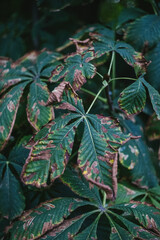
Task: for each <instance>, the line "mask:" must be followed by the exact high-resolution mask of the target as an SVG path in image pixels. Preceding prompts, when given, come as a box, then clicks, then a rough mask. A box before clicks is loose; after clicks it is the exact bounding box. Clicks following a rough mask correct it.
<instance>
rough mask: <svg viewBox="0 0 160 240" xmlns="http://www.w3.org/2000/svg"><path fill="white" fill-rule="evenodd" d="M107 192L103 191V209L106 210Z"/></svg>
mask: <svg viewBox="0 0 160 240" xmlns="http://www.w3.org/2000/svg"><path fill="white" fill-rule="evenodd" d="M106 196H107V195H106V192H105V191H103V207H104V208H105V206H106Z"/></svg>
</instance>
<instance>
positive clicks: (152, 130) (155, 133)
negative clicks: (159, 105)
mask: <svg viewBox="0 0 160 240" xmlns="http://www.w3.org/2000/svg"><path fill="white" fill-rule="evenodd" d="M146 134H147V137H148V139H149V141H154V140H158V139H160V120H158V119H157V117H156V114H155V113H154V114H153V115H152V116H150V118H149V121H148V122H147V126H146Z"/></svg>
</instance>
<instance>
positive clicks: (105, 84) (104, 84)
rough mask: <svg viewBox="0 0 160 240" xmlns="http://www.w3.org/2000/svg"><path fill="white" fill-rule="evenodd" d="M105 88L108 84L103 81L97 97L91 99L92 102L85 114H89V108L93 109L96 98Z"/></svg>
mask: <svg viewBox="0 0 160 240" xmlns="http://www.w3.org/2000/svg"><path fill="white" fill-rule="evenodd" d="M107 86H108V83H107V81H105V80H104V81H103V86H102V87H101V89H100V90H99V92H98V93H97V95H96V96H95V98H94V99H93V102H92V103H91V105H90V106H89V108H88V110H87V112H86V114H88V113H89V111H90V110H91V108H92V107H93V105H94V103H95V101H96V100H97V98H98V97H99V95H100V93H101V92H102V91H103V89H104V88H105V87H107Z"/></svg>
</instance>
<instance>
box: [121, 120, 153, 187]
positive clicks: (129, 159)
mask: <svg viewBox="0 0 160 240" xmlns="http://www.w3.org/2000/svg"><path fill="white" fill-rule="evenodd" d="M119 120H120V123H121V125H122V126H123V128H124V129H125V131H126V132H130V133H132V134H133V133H134V134H136V135H139V136H141V138H139V139H131V140H130V141H129V142H128V143H126V144H125V145H124V146H122V147H121V148H120V149H119V159H120V162H121V164H122V165H123V166H124V167H126V168H127V169H129V175H130V177H131V179H132V182H134V183H135V184H136V185H138V186H139V187H142V188H146V189H147V188H152V187H156V186H157V185H158V180H157V177H156V174H155V169H154V167H153V163H152V161H151V156H150V152H149V149H148V147H147V145H146V143H145V141H144V138H143V132H142V131H141V130H140V128H139V127H138V126H137V125H136V124H134V125H133V122H131V121H130V120H125V119H123V120H122V119H119Z"/></svg>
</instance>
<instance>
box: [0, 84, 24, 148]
mask: <svg viewBox="0 0 160 240" xmlns="http://www.w3.org/2000/svg"><path fill="white" fill-rule="evenodd" d="M27 84H28V82H24V83H20V84H18V85H16V86H15V87H13V88H12V89H11V90H10V91H9V92H8V93H6V94H5V95H4V97H3V98H2V99H1V100H0V118H1V121H0V148H1V149H3V148H4V147H5V145H6V143H7V141H8V140H9V137H10V135H11V132H12V129H13V126H14V123H15V119H16V114H17V111H18V107H19V102H20V99H21V96H22V94H23V90H24V88H25V86H26V85H27Z"/></svg>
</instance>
